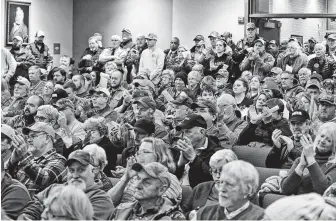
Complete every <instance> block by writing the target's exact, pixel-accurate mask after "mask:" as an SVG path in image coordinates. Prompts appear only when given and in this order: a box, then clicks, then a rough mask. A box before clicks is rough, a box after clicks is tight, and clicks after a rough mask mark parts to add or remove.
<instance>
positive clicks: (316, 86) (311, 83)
mask: <svg viewBox="0 0 336 221" xmlns="http://www.w3.org/2000/svg"><path fill="white" fill-rule="evenodd" d="M320 90H321V84H320V82H319V81H318V80H317V79H316V78H312V79H310V80H308V82H307V85H306V91H307V93H308V94H310V95H311V96H313V97H314V98H315V97H316V98H317V97H318V96H320Z"/></svg>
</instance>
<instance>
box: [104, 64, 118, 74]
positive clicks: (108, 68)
mask: <svg viewBox="0 0 336 221" xmlns="http://www.w3.org/2000/svg"><path fill="white" fill-rule="evenodd" d="M104 68H105V73H106V74H108V75H110V76H111V74H112V72H113V71H115V70H118V66H117V64H116V63H115V62H113V61H108V62H106V64H105V66H104Z"/></svg>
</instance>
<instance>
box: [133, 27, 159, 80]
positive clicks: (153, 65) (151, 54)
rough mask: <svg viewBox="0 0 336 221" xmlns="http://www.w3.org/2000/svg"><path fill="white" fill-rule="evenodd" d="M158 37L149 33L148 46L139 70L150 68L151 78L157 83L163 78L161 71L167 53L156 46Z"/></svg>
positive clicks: (141, 58)
mask: <svg viewBox="0 0 336 221" xmlns="http://www.w3.org/2000/svg"><path fill="white" fill-rule="evenodd" d="M157 40H158V37H157V35H156V34H154V33H149V34H148V36H147V37H146V42H147V46H148V48H147V49H145V50H144V51H143V52H142V54H141V57H140V64H139V71H141V70H143V69H145V70H149V72H150V74H149V79H150V80H151V81H152V82H153V83H154V84H155V85H157V84H158V83H159V82H160V80H161V73H162V70H163V66H164V60H165V53H164V52H163V50H162V49H160V48H158V47H157V46H156V43H157Z"/></svg>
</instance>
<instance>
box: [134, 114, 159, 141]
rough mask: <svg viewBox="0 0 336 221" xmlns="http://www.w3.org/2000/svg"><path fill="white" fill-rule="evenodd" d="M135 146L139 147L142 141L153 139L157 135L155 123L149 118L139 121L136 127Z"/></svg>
mask: <svg viewBox="0 0 336 221" xmlns="http://www.w3.org/2000/svg"><path fill="white" fill-rule="evenodd" d="M133 129H134V133H135V145H136V146H139V145H140V143H141V140H142V139H144V138H146V137H151V136H153V134H154V133H155V123H154V121H153V120H152V119H150V118H148V117H143V118H140V119H137V120H136V122H135V124H134V126H133Z"/></svg>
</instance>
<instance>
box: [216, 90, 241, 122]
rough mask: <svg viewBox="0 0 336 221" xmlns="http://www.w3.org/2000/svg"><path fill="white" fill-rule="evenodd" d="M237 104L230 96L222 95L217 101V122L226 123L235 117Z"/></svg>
mask: <svg viewBox="0 0 336 221" xmlns="http://www.w3.org/2000/svg"><path fill="white" fill-rule="evenodd" d="M236 110H237V102H236V99H235V98H234V97H233V96H232V95H230V94H222V95H221V96H220V97H219V98H218V99H217V113H218V121H224V122H227V121H228V120H230V119H232V118H234V117H235V116H236Z"/></svg>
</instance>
